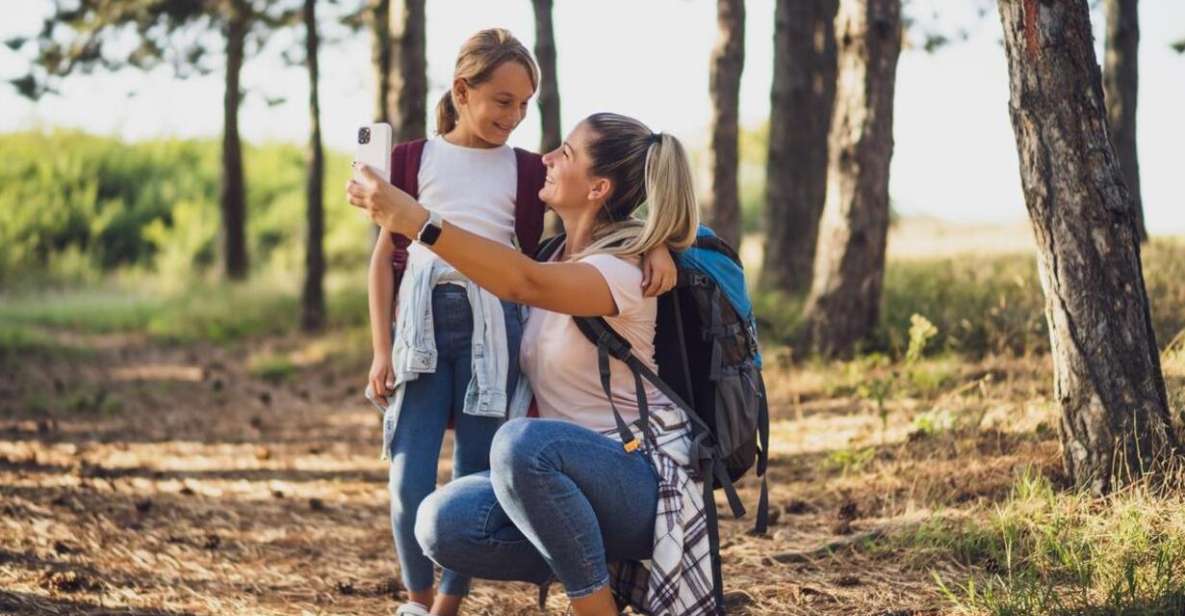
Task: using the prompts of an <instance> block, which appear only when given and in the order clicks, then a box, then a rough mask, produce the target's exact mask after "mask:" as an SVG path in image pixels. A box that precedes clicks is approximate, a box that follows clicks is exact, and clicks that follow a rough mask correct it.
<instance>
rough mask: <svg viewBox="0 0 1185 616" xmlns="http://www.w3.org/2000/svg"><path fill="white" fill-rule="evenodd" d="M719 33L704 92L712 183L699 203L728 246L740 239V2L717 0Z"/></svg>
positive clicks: (742, 37) (742, 40)
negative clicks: (707, 98)
mask: <svg viewBox="0 0 1185 616" xmlns="http://www.w3.org/2000/svg"><path fill="white" fill-rule="evenodd" d="M716 24H717V26H718V33H719V34H718V35H717V38H716V46H715V48H713V49H712V59H711V65H710V71H711V72H710V74H709V77H708V82H709V83H708V90H709V92H710V94H711V97H712V122H711V128H710V132H711V144H710V146H709V148H708V159H709V160H708V169H709V170H710V173H711V187H710V189H709V194H708V197H707V199H706V200H705V201H704V203H703V211H704V218H705V222H706V223H707V224H708V225H709V226H711V227H712V228H713V229H714V230H715V231H716V234H717V235H719V236H720V237H721V238H722V239H724V240H725V241H727V242H728V243H729V244H731V245H732V246H733V247H736V248H739V247H740V243H741V204H740V195H739V189H738V186H737V163H738V160H737V159H738V156H737V149H738V147H739V145H738V143H737V140H738V138H739V135H738V128H737V113H738V107H739V105H740V89H741V71H742V70H743V69H744V67H745V3H744V2H743V0H717V2H716Z"/></svg>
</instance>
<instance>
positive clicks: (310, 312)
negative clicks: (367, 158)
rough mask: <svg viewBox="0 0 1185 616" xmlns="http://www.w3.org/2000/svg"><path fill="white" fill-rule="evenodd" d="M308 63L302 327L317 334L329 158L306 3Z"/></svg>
mask: <svg viewBox="0 0 1185 616" xmlns="http://www.w3.org/2000/svg"><path fill="white" fill-rule="evenodd" d="M304 27H305V33H306V37H305V62H306V64H307V66H308V70H309V114H310V115H311V116H312V117H311V120H312V126H311V131H310V132H311V134H310V136H309V155H308V156H309V159H308V165H309V177H308V183H307V185H306V189H305V198H306V199H307V200H308V205H307V208H306V225H305V226H306V227H307V229H306V233H307V235H306V236H305V243H306V244H305V261H304V264H305V278H304V292H303V293H302V294H301V304H300V305H301V311H300V324H301V328H302V329H304V330H305V331H317V330H319V329H321V328H322V327H324V326H325V290H324V287H323V285H322V280H323V279H324V278H325V253H324V249H323V246H322V239H323V237H324V235H325V214H324V207H323V204H322V199H323V196H324V194H325V189H324V180H325V158H324V153H323V152H322V148H321V101H320V100H319V97H318V96H317V86H318V84H319V83H320V75H319V74H318V73H319V67H318V63H317V47H318V42H319V41H318V37H317V3H316V0H304Z"/></svg>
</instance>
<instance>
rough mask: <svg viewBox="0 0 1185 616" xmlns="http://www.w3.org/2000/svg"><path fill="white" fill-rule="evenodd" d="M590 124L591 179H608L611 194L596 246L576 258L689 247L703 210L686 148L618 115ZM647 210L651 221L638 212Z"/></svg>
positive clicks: (598, 118)
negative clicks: (639, 215)
mask: <svg viewBox="0 0 1185 616" xmlns="http://www.w3.org/2000/svg"><path fill="white" fill-rule="evenodd" d="M585 122H586V123H587V124H588V126H589V128H591V129H592V132H593V135H592V138H591V139H590V140H589V143H588V145H587V149H588V154H589V157H590V158H591V160H592V169H590V173H591V174H592V175H594V176H597V177H603V178H606V179H608V180H609V181H610V183H611V185H612V188H611V189H610V193H609V196H608V198H606V200H605V203H604V207H603V209H602V210H601V212H600V213H599V214H598V215H597V216H598V220H597V226H596V228H595V229H594V230H593V237H592V243H591V244H589V246H588V247H587V248H585V249H584V250H582V251H581V252H580V254H577V255H573V258H580V257H582V256H585V255H589V254H595V253H606V254H612V255H617V256H635V255H640V254H643V253H646V252H648V251H650V249H652V248H654V247H656V246H659V245H661V244H666V245H667V246H668V247H669V248H672V249H676V250H678V249H683V248H687V247H688V246H690V245H691V244H692V242H694V241H695V234H696V230H697V229H698V228H699V207H698V206H697V204H696V201H695V187H694V185H693V184H692V177H691V164H690V163H689V162H688V160H687V152H686V151H685V150H684V149H683V144H681V143H679V140H678V139H676V138H675V137H673V136H671V135H667V134H665V133H652V132H650V129H649V128H647V127H646V125H645V124H642V123H641V122H639V121H637V120H635V119H633V118H629V117H626V116H623V115H618V114H616V113H597V114H593V115H591V116H589V117H588V118H587V119H586V120H585ZM643 204H645V205H646V207H647V212H646V218H645V219H639V218H637V217H636V216H634V212H635V211H636V210H637V209H638V208H639V207H641V206H642V205H643Z"/></svg>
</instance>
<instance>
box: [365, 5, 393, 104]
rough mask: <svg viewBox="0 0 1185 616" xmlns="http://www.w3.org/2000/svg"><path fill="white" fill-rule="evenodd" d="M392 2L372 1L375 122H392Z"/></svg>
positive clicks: (371, 31)
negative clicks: (389, 101) (389, 108)
mask: <svg viewBox="0 0 1185 616" xmlns="http://www.w3.org/2000/svg"><path fill="white" fill-rule="evenodd" d="M390 20H391V0H370V41H371V42H370V63H371V66H372V69H373V71H374V83H375V92H374V94H375V99H374V121H375V122H390V118H388V117H387V96H388V93H389V92H390V91H391V21H390Z"/></svg>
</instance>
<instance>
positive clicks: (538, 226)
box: [514, 148, 547, 255]
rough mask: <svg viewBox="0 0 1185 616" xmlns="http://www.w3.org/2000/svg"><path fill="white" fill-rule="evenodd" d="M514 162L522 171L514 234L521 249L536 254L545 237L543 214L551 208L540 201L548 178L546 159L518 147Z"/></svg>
mask: <svg viewBox="0 0 1185 616" xmlns="http://www.w3.org/2000/svg"><path fill="white" fill-rule="evenodd" d="M514 162H515V163H516V168H517V170H518V186H517V190H516V191H515V197H514V234H515V236H516V237H518V246H519V249H520V250H522V251H523V253H525V254H529V255H530V254H535V251H536V250H537V249H538V247H539V238H540V237H542V236H543V214H544V213H545V212H546V211H547V206H545V205H544V204H543V201H542V200H540V199H539V190H540V189H541V188H543V181H544V179H545V178H546V177H547V168H546V167H544V166H543V157H542V156H540V155H538V154H536V153H534V152H528V151H527V150H524V149H522V148H514Z"/></svg>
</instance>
